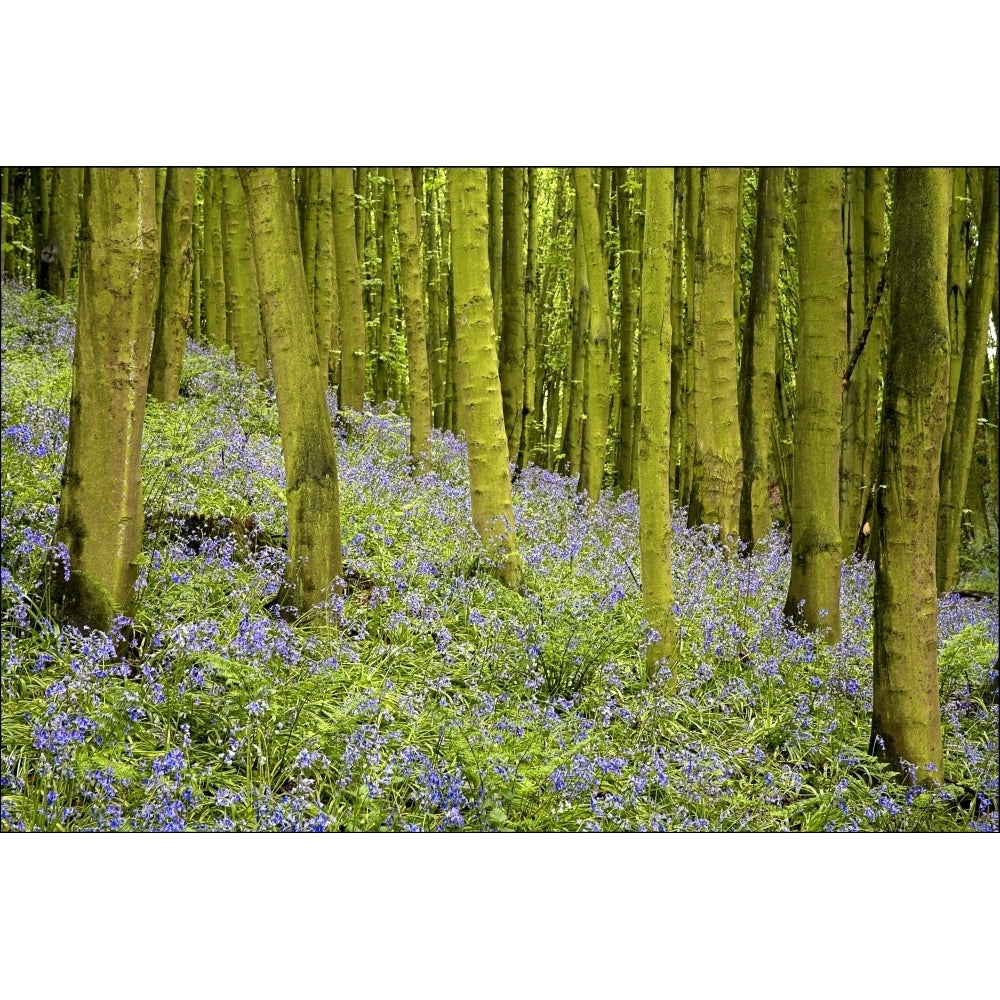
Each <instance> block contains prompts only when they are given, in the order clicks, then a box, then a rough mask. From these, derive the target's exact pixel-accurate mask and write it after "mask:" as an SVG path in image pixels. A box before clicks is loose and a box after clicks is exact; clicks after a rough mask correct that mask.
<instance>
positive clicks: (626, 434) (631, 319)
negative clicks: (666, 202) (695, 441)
mask: <svg viewBox="0 0 1000 1000" xmlns="http://www.w3.org/2000/svg"><path fill="white" fill-rule="evenodd" d="M616 183H617V195H618V243H619V254H618V259H619V267H620V268H621V272H620V275H621V276H620V285H619V288H620V298H621V310H620V317H621V318H620V320H619V329H618V379H619V384H620V386H621V388H620V393H621V408H620V416H619V420H618V425H619V427H620V431H619V435H618V456H617V461H616V463H615V479H616V485H617V487H618V489H620V490H630V489H631V488H632V430H633V424H634V417H635V413H634V410H635V395H634V389H635V378H634V372H633V368H634V365H635V329H636V318H637V312H638V305H639V300H638V296H637V295H636V294H635V289H636V282H635V278H634V272H635V271H636V266H637V261H638V256H639V255H638V253H637V251H636V247H635V224H634V222H633V220H632V191H631V187H630V184H631V181H630V178H629V174H628V168H627V167H619V168H618V170H617V171H616ZM672 187H673V181H672V179H671V188H672ZM647 197H648V194H647ZM671 211H673V207H672V206H671ZM671 239H672V237H671Z"/></svg>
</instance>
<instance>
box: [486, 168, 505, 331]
mask: <svg viewBox="0 0 1000 1000" xmlns="http://www.w3.org/2000/svg"><path fill="white" fill-rule="evenodd" d="M486 173H487V177H488V178H489V188H488V192H487V198H488V208H489V217H490V290H491V291H492V293H493V329H494V330H495V331H496V335H497V336H500V331H501V330H502V329H503V312H502V305H503V167H489V168H488V170H487V171H486Z"/></svg>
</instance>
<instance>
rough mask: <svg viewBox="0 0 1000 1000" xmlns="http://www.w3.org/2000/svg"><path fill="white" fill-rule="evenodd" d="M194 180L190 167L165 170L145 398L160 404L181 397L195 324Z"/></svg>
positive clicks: (174, 400) (192, 170) (192, 168)
mask: <svg viewBox="0 0 1000 1000" xmlns="http://www.w3.org/2000/svg"><path fill="white" fill-rule="evenodd" d="M194 182H195V171H194V167H169V168H168V169H167V180H166V185H165V187H164V203H163V224H162V227H161V229H160V295H159V299H158V301H157V304H156V326H155V333H154V336H153V355H152V358H151V360H150V363H149V394H150V395H151V396H153V397H154V398H155V399H158V400H159V401H160V402H161V403H176V402H177V399H178V397H179V395H180V389H181V368H182V367H183V364H184V349H185V347H186V346H187V338H188V337H189V336H190V335H191V332H192V326H193V324H192V321H191V312H190V309H191V267H192V263H193V260H192V255H191V217H192V216H193V214H194Z"/></svg>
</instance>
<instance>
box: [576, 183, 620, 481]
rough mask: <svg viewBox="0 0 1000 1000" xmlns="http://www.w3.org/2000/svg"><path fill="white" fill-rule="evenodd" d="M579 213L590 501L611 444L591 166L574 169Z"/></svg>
mask: <svg viewBox="0 0 1000 1000" xmlns="http://www.w3.org/2000/svg"><path fill="white" fill-rule="evenodd" d="M573 184H574V187H575V188H576V199H577V205H578V207H579V212H580V228H581V233H582V236H583V250H584V256H585V258H586V262H587V283H588V285H589V286H590V331H589V334H588V337H587V369H586V371H587V374H586V387H585V389H584V400H585V402H584V421H583V451H582V454H581V457H580V484H579V489H580V492H581V493H584V492H585V493H586V494H587V496H589V497H590V499H591V500H596V499H597V498H598V497H599V496H600V495H601V486H602V484H603V481H604V458H605V454H606V452H607V444H608V416H609V408H610V402H611V359H610V354H609V351H610V343H611V307H610V298H609V296H608V272H607V266H606V264H605V261H604V252H603V250H602V249H601V221H600V217H599V215H598V212H597V195H596V193H595V192H594V184H593V178H592V175H591V171H590V168H589V167H575V168H574V169H573Z"/></svg>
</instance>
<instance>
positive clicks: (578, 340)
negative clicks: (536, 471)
mask: <svg viewBox="0 0 1000 1000" xmlns="http://www.w3.org/2000/svg"><path fill="white" fill-rule="evenodd" d="M589 327H590V285H589V284H588V281H587V262H586V258H585V255H584V248H583V234H582V231H581V229H580V220H579V213H577V220H576V227H575V229H574V237H573V295H572V306H571V308H570V341H569V344H568V347H569V350H568V352H567V358H566V374H567V378H568V380H569V385H568V386H567V390H566V392H565V395H566V400H565V411H566V412H565V416H564V422H563V436H562V446H561V448H560V452H561V454H562V456H563V458H562V463H563V472H564V473H565V474H566V475H568V476H570V478H572V479H577V478H578V477H579V475H580V461H581V456H582V454H583V421H584V419H585V414H584V409H583V406H584V403H583V400H584V378H585V372H586V359H587V333H588V330H589Z"/></svg>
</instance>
